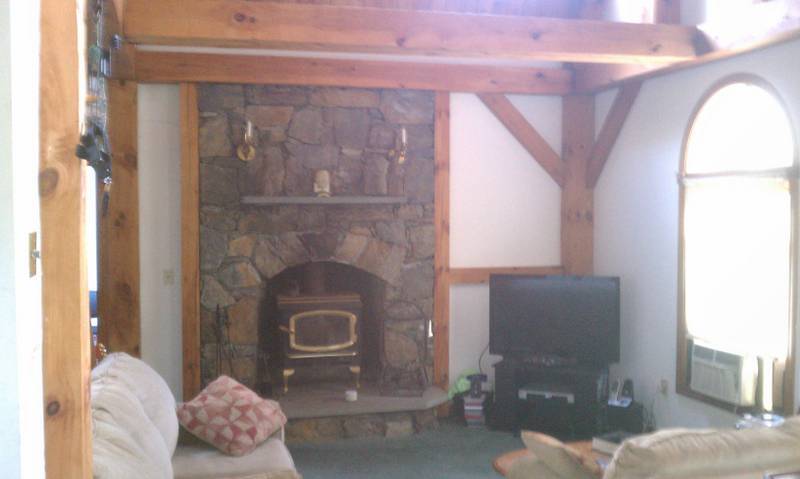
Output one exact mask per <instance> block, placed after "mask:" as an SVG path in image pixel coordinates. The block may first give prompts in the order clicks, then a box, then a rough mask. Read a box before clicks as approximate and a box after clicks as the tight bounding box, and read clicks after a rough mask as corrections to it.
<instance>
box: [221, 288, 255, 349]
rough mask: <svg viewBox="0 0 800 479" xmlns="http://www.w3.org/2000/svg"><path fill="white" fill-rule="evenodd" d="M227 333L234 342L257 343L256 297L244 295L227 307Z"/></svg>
mask: <svg viewBox="0 0 800 479" xmlns="http://www.w3.org/2000/svg"><path fill="white" fill-rule="evenodd" d="M228 319H229V320H230V327H229V329H228V334H229V338H230V341H231V343H234V344H258V299H256V298H254V297H250V296H246V297H244V298H242V299H240V300H239V301H238V302H237V303H236V304H234V305H233V306H230V307H229V308H228Z"/></svg>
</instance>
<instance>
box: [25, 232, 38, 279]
mask: <svg viewBox="0 0 800 479" xmlns="http://www.w3.org/2000/svg"><path fill="white" fill-rule="evenodd" d="M38 238H39V234H38V233H37V232H35V231H34V232H33V233H28V276H29V277H31V278H33V277H34V276H36V262H37V261H38V259H39V256H41V255H40V254H39V248H38V242H39V241H38Z"/></svg>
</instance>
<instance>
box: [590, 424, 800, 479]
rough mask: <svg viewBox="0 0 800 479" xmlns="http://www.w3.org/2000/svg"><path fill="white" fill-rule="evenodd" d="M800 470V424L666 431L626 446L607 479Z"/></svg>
mask: <svg viewBox="0 0 800 479" xmlns="http://www.w3.org/2000/svg"><path fill="white" fill-rule="evenodd" d="M798 467H800V420H798V419H797V418H792V419H790V420H787V421H786V423H784V425H782V426H779V427H774V428H760V429H745V430H740V431H737V430H733V429H729V430H697V429H668V430H663V431H659V432H656V433H653V434H649V435H646V436H639V437H636V438H633V439H630V440H628V441H625V442H624V443H623V444H622V446H621V447H620V448H619V449H618V450H617V452H616V454H614V458H613V460H612V461H611V464H610V465H609V467H608V470H607V471H606V475H605V478H606V479H622V478H634V477H649V478H679V477H730V476H733V475H736V474H743V473H746V472H748V471H753V473H754V477H761V476H763V472H765V471H780V470H784V471H786V470H796V469H797V468H798Z"/></svg>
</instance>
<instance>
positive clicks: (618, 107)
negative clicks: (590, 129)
mask: <svg viewBox="0 0 800 479" xmlns="http://www.w3.org/2000/svg"><path fill="white" fill-rule="evenodd" d="M641 87H642V82H630V83H626V84H624V85H623V86H622V88H620V90H619V92H618V93H617V96H616V98H615V99H614V103H613V104H612V105H611V110H610V111H609V112H608V115H607V116H606V120H605V121H604V122H603V127H602V128H601V129H600V134H599V135H597V139H596V140H595V142H594V145H592V150H591V153H589V163H588V167H587V170H588V171H587V174H586V186H587V187H589V188H594V187H595V186H596V185H597V180H599V179H600V174H601V173H602V172H603V167H604V166H605V164H606V161H608V156H609V155H610V154H611V150H612V149H613V148H614V143H616V141H617V138H618V137H619V133H620V132H621V131H622V127H623V126H624V125H625V119H626V118H628V113H630V111H631V108H632V107H633V104H634V103H635V102H636V98H637V97H638V96H639V90H640V89H641Z"/></svg>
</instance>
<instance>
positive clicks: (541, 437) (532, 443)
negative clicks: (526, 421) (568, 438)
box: [522, 431, 603, 479]
mask: <svg viewBox="0 0 800 479" xmlns="http://www.w3.org/2000/svg"><path fill="white" fill-rule="evenodd" d="M522 442H524V443H525V446H526V447H527V448H528V450H529V451H531V452H532V453H533V455H534V456H535V457H536V458H537V459H539V461H541V462H542V463H543V464H544V465H546V466H547V468H548V469H550V470H551V471H553V473H554V474H556V476H557V477H563V478H565V479H566V478H569V479H594V478H597V477H600V476H602V474H603V471H602V470H601V469H600V466H598V465H597V463H595V462H594V460H592V458H587V457H584V456H583V455H581V454H580V453H579V452H578V451H575V450H574V449H572V448H570V447H569V446H567V445H566V444H564V443H563V442H561V441H559V440H558V439H556V438H554V437H552V436H548V435H546V434H542V433H538V432H532V431H522Z"/></svg>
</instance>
